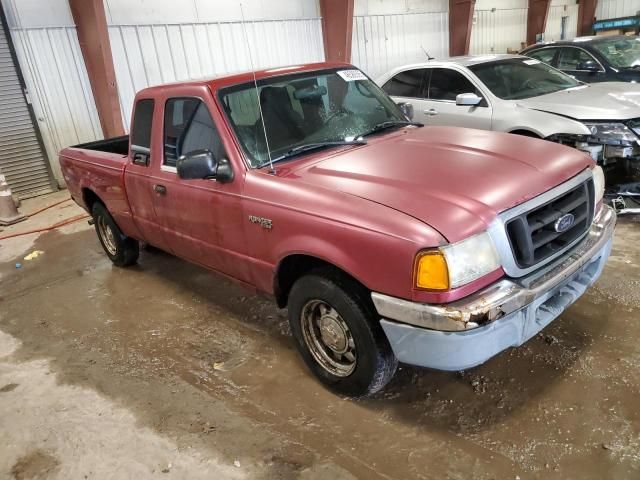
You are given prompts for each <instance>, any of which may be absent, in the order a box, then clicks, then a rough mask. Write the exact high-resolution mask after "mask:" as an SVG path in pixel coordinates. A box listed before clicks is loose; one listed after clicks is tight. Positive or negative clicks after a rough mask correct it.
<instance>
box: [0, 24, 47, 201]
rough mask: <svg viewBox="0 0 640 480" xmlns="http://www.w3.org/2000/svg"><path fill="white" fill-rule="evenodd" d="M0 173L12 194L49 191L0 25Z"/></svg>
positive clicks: (44, 162) (42, 157)
mask: <svg viewBox="0 0 640 480" xmlns="http://www.w3.org/2000/svg"><path fill="white" fill-rule="evenodd" d="M0 171H1V172H2V174H3V175H4V176H5V177H7V182H8V183H9V186H10V187H11V190H12V191H13V193H14V194H16V195H18V196H19V197H20V198H28V197H34V196H36V195H41V194H43V193H49V192H51V191H53V185H54V183H53V181H52V177H51V174H50V171H49V168H48V164H47V160H46V157H45V155H44V153H43V151H42V145H41V143H40V141H39V138H38V136H37V134H36V130H35V128H34V125H33V121H32V118H31V115H30V112H29V106H28V105H27V102H26V100H25V97H24V93H23V90H22V84H21V83H20V78H19V77H18V72H17V70H16V66H15V64H14V61H13V57H12V55H11V51H10V49H9V44H8V42H7V36H6V32H5V30H4V28H2V25H0Z"/></svg>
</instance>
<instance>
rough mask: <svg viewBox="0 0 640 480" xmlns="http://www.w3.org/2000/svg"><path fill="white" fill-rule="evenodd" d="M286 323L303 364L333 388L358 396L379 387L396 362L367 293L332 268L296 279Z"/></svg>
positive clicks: (390, 376) (394, 368) (391, 374)
mask: <svg viewBox="0 0 640 480" xmlns="http://www.w3.org/2000/svg"><path fill="white" fill-rule="evenodd" d="M289 323H290V325H291V330H292V332H293V336H294V337H295V340H296V346H297V347H298V350H299V351H300V353H301V355H302V357H303V359H304V361H305V363H306V364H307V366H308V367H309V368H310V369H311V371H312V372H313V373H314V374H315V375H316V377H318V378H319V379H320V381H322V382H323V383H324V384H325V385H328V386H329V387H330V388H332V389H333V390H335V391H336V392H338V393H340V394H343V395H348V396H353V397H361V396H366V395H371V394H373V393H375V392H377V391H379V390H381V389H382V388H383V387H384V386H385V385H386V384H387V383H388V382H389V380H391V378H392V377H393V374H394V373H395V371H396V368H397V366H398V360H397V359H396V357H395V355H394V354H393V351H392V350H391V346H390V345H389V342H388V341H387V338H386V337H385V335H384V332H383V331H382V327H381V326H380V324H379V320H378V318H377V315H376V312H375V308H374V307H373V304H372V303H371V300H370V299H369V297H368V292H366V290H365V289H364V288H363V287H362V286H361V285H359V284H358V283H357V282H355V281H354V280H351V279H350V278H348V277H346V276H345V275H343V274H340V273H339V272H336V271H333V270H331V269H323V270H319V271H316V272H313V273H311V274H308V275H305V276H303V277H301V278H300V279H298V281H296V283H295V284H294V285H293V287H292V289H291V292H290V293H289Z"/></svg>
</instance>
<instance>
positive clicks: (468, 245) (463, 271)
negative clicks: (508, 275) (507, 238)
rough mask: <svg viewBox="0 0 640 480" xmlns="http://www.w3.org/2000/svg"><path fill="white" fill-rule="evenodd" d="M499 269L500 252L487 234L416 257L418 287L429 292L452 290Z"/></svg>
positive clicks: (428, 251)
mask: <svg viewBox="0 0 640 480" xmlns="http://www.w3.org/2000/svg"><path fill="white" fill-rule="evenodd" d="M498 268H500V258H499V257H498V252H496V248H495V246H494V245H493V241H492V240H491V237H490V236H489V234H488V233H487V232H483V233H480V234H478V235H474V236H473V237H469V238H467V239H465V240H462V241H461V242H458V243H454V244H451V245H447V246H446V247H441V248H439V249H437V250H425V251H423V252H420V253H419V254H418V256H417V257H416V266H415V285H416V287H417V288H421V289H425V290H449V289H451V288H457V287H461V286H463V285H466V284H467V283H470V282H473V281H474V280H477V279H478V278H480V277H483V276H484V275H486V274H487V273H491V272H493V271H494V270H496V269H498Z"/></svg>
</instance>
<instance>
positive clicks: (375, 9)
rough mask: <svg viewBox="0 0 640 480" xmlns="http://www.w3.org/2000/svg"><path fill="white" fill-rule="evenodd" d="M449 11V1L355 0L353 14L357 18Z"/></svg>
mask: <svg viewBox="0 0 640 480" xmlns="http://www.w3.org/2000/svg"><path fill="white" fill-rule="evenodd" d="M447 10H449V0H355V3H354V7H353V13H354V15H356V16H363V15H394V14H396V13H428V12H446V11H447Z"/></svg>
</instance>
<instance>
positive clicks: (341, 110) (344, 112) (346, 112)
mask: <svg viewBox="0 0 640 480" xmlns="http://www.w3.org/2000/svg"><path fill="white" fill-rule="evenodd" d="M349 113H351V112H349V110H347V109H346V108H344V107H339V108H338V109H337V110H336V111H335V112H333V113H332V114H331V115H329V116H328V117H327V118H325V120H324V124H325V125H326V124H328V123H329V122H332V121H333V120H335V119H336V118H338V117H342V116H345V115H349Z"/></svg>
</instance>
